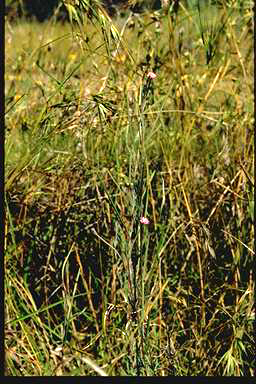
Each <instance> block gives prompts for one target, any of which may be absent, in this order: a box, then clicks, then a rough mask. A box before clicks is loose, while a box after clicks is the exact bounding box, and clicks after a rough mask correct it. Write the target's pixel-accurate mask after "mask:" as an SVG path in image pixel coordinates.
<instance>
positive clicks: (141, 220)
mask: <svg viewBox="0 0 256 384" xmlns="http://www.w3.org/2000/svg"><path fill="white" fill-rule="evenodd" d="M140 222H141V224H149V219H147V218H146V217H144V216H143V217H141V218H140Z"/></svg>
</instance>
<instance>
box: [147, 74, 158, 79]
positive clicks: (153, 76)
mask: <svg viewBox="0 0 256 384" xmlns="http://www.w3.org/2000/svg"><path fill="white" fill-rule="evenodd" d="M147 77H148V78H149V79H151V80H153V79H155V78H156V74H155V73H154V72H149V73H148V74H147Z"/></svg>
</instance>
